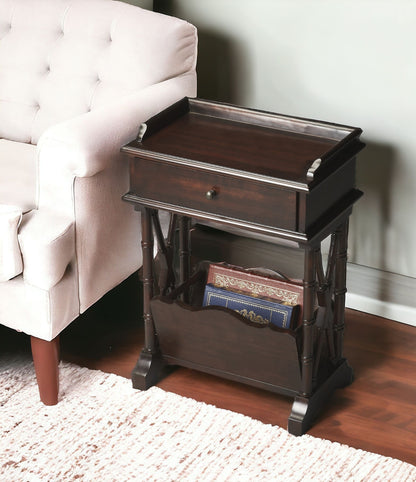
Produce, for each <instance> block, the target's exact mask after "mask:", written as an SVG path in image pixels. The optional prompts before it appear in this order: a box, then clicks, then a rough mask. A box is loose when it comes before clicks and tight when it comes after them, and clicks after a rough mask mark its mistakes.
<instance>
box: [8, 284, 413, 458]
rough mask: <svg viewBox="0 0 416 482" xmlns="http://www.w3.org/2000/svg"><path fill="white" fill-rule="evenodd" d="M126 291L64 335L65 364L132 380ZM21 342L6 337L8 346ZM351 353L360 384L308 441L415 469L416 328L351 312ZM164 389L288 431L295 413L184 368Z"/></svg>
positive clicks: (133, 335) (135, 332) (277, 399)
mask: <svg viewBox="0 0 416 482" xmlns="http://www.w3.org/2000/svg"><path fill="white" fill-rule="evenodd" d="M130 283H131V281H130ZM129 289H131V287H130V288H129ZM133 289H136V286H134V288H133ZM126 291H128V290H124V291H123V289H119V290H116V291H115V292H114V293H111V294H110V295H108V296H106V297H104V299H103V300H101V302H99V303H98V304H97V305H96V306H95V307H93V308H92V309H90V310H89V311H88V312H87V313H86V314H85V315H83V316H82V317H81V318H80V319H79V320H77V321H76V322H74V323H73V324H72V325H71V326H70V327H69V328H68V329H67V330H65V332H64V333H63V334H62V336H61V350H62V358H63V359H65V360H67V361H71V362H74V363H78V364H80V365H82V366H87V367H89V368H92V369H100V370H103V371H106V372H109V373H116V374H118V375H120V376H123V377H129V375H130V372H131V370H132V368H133V367H134V365H135V363H136V360H137V357H138V355H139V352H140V350H141V347H142V345H143V338H144V337H143V328H142V324H141V322H137V321H136V320H137V319H139V318H140V316H139V314H138V310H137V309H136V308H137V307H132V306H131V303H129V301H128V300H129V299H131V298H130V297H129V295H128V294H126ZM123 293H124V294H123ZM116 307H118V309H116ZM16 336H17V335H14V334H11V333H9V332H7V333H5V334H3V332H2V342H1V345H3V346H5V345H4V344H7V345H8V346H9V347H10V344H11V342H10V339H11V338H13V340H16ZM8 337H9V340H8V339H7V338H8ZM25 339H26V337H21V336H19V340H21V341H20V342H17V343H26V341H24V340H25ZM14 342H15V343H16V341H14ZM27 349H29V348H27ZM344 353H345V356H346V357H347V359H348V361H349V363H350V364H351V366H352V367H353V369H354V373H355V380H354V382H353V383H352V384H351V385H350V386H349V387H347V388H344V389H341V390H337V392H336V393H335V394H334V396H333V397H332V399H331V401H330V403H328V406H327V407H326V409H325V410H324V411H323V414H322V415H321V417H320V418H319V419H318V420H317V421H316V423H315V425H314V426H313V427H312V428H311V429H310V430H309V432H308V433H309V435H313V436H315V437H321V438H325V439H328V440H332V441H336V442H340V443H343V444H347V445H349V446H352V447H355V448H359V449H363V450H366V451H370V452H376V453H379V454H383V455H385V456H390V457H394V458H398V459H400V460H403V461H406V462H409V463H412V464H414V465H416V376H415V375H416V328H415V327H411V326H408V325H404V324H401V323H397V322H393V321H390V320H386V319H383V318H378V317H376V316H371V315H368V314H365V313H361V312H357V311H352V310H347V313H346V333H345V350H344ZM158 386H160V387H161V388H163V389H164V390H167V391H172V392H175V393H178V394H180V395H183V396H187V397H191V398H194V399H196V400H200V401H203V402H206V403H210V404H214V405H216V406H218V407H221V408H225V409H229V410H232V411H235V412H240V413H243V414H245V415H248V416H250V417H252V418H255V419H258V420H261V421H263V422H264V423H270V424H277V425H279V426H281V427H286V424H287V418H288V416H289V414H290V409H291V400H290V399H289V398H285V397H282V396H279V395H275V394H272V393H269V392H266V391H263V390H259V389H255V388H251V387H247V386H245V385H242V384H238V383H234V382H230V381H227V380H222V379H220V378H216V377H213V376H210V375H206V374H202V373H198V372H195V371H192V370H188V369H184V368H178V369H176V370H175V371H174V372H173V373H172V374H171V375H169V376H168V377H166V378H165V379H164V380H162V381H161V382H160V383H159V385H158Z"/></svg>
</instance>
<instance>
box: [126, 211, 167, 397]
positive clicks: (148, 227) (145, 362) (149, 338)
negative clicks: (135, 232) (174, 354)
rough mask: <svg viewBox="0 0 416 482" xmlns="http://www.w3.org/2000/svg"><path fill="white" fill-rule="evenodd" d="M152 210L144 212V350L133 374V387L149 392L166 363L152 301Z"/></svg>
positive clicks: (158, 378)
mask: <svg viewBox="0 0 416 482" xmlns="http://www.w3.org/2000/svg"><path fill="white" fill-rule="evenodd" d="M152 216H153V212H152V209H149V208H143V210H142V243H141V244H142V252H143V319H144V330H145V341H144V348H143V350H142V352H141V354H140V357H139V360H138V361H137V364H136V366H135V368H134V369H133V372H132V381H133V387H134V388H138V389H140V390H147V389H148V388H149V387H151V386H152V385H155V384H156V383H157V382H158V381H159V380H160V378H161V377H162V376H163V375H162V369H163V367H164V363H163V361H162V359H161V355H160V352H159V349H158V346H157V340H156V334H155V326H154V322H153V317H152V312H151V307H150V300H151V299H152V297H153V281H154V280H153V247H154V241H153V231H152Z"/></svg>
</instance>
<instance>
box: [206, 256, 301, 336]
mask: <svg viewBox="0 0 416 482" xmlns="http://www.w3.org/2000/svg"><path fill="white" fill-rule="evenodd" d="M302 305H303V286H302V284H301V283H299V282H294V281H290V280H288V279H287V278H283V277H280V276H279V275H276V274H270V273H269V272H267V271H266V270H264V271H261V270H258V269H244V268H239V267H237V266H232V265H229V264H226V263H211V264H210V265H209V268H208V276H207V284H206V286H205V292H204V300H203V306H224V307H226V308H229V309H232V310H234V311H237V312H238V313H240V314H241V315H242V316H244V317H245V318H248V319H249V320H250V321H252V322H254V323H259V324H263V325H264V324H269V323H272V324H274V325H276V326H278V327H280V328H290V329H294V328H296V326H297V324H298V322H299V319H301V313H302Z"/></svg>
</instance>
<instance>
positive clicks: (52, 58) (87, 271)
mask: <svg viewBox="0 0 416 482" xmlns="http://www.w3.org/2000/svg"><path fill="white" fill-rule="evenodd" d="M10 19H12V22H11V21H10ZM1 22H3V23H1ZM114 39H116V40H114ZM138 46H140V48H139V47H138ZM196 53H197V35H196V29H195V27H193V26H192V25H190V24H189V23H187V22H185V21H183V20H180V19H176V18H172V17H169V16H166V15H161V14H158V13H155V12H151V11H148V10H144V9H141V8H139V7H135V6H132V5H129V4H127V3H123V2H119V1H112V0H88V2H86V1H85V0H59V1H57V0H39V1H32V0H0V66H1V74H2V75H0V204H6V205H9V204H13V205H16V206H17V207H18V208H19V209H21V210H22V212H23V213H24V214H23V218H22V223H21V225H19V226H18V227H19V232H18V240H19V245H17V244H16V243H14V244H13V246H14V248H16V247H17V249H20V252H21V254H22V255H23V273H22V274H20V275H18V276H15V277H13V278H12V279H10V280H9V281H3V282H0V299H1V304H0V323H1V324H4V325H6V326H9V327H10V328H13V329H16V330H19V331H23V332H25V333H27V334H28V335H30V336H32V340H33V339H36V340H39V339H41V340H45V341H46V344H42V345H41V346H42V350H48V349H51V348H48V346H52V347H53V348H52V349H53V350H55V348H56V340H57V337H58V335H59V333H60V332H61V331H62V330H63V329H65V327H66V326H68V325H69V323H71V322H72V321H73V320H74V319H76V318H77V317H78V316H79V314H80V313H83V312H84V311H85V310H86V309H88V308H89V307H90V306H91V305H92V304H93V303H95V302H96V301H97V300H98V299H100V297H102V296H103V295H104V294H105V293H106V292H108V291H109V290H111V289H112V288H114V287H115V286H116V285H117V284H119V283H120V282H122V281H123V280H124V279H126V278H127V277H128V276H130V275H131V274H132V273H134V272H135V271H137V270H138V269H139V267H140V265H141V254H140V250H139V249H138V246H139V244H140V216H137V213H135V212H134V210H133V209H132V208H131V206H129V205H127V204H126V203H124V202H123V201H122V200H121V197H122V195H123V194H125V192H126V191H127V190H128V166H127V163H125V162H122V160H121V157H120V156H121V154H120V149H121V147H122V146H123V145H124V144H127V143H128V142H130V141H132V140H133V139H135V137H136V136H137V133H138V131H139V128H140V124H141V123H142V122H145V121H146V120H147V119H148V118H150V117H152V116H153V115H155V114H157V113H158V112H160V111H161V110H163V109H165V108H166V107H168V106H169V105H171V104H173V103H174V102H176V101H178V100H179V99H181V98H182V97H185V96H195V94H196ZM167 79H168V80H167ZM4 219H5V216H3V221H4ZM4 222H6V221H4ZM4 231H6V230H5V229H4ZM13 236H14V237H13V239H14V240H15V233H13ZM9 244H10V243H9ZM4 246H5V244H4ZM68 266H70V269H68ZM48 343H51V345H48ZM36 353H38V350H36ZM34 361H35V367H37V366H38V362H37V360H36V357H35V360H34ZM54 370H55V372H56V370H57V367H55V366H52V367H51V371H52V379H53V378H54V376H53V374H54V373H55V372H54ZM50 378H51V377H50ZM38 383H39V388H40V392H41V398H42V400H45V403H51V400H52V401H54V403H55V402H56V400H57V398H56V399H55V398H53V397H52V399H51V398H50V397H46V398H44V397H43V395H42V393H44V388H45V387H43V386H41V385H42V383H41V382H40V381H39V378H38ZM55 395H56V394H55Z"/></svg>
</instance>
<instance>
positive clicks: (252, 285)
mask: <svg viewBox="0 0 416 482" xmlns="http://www.w3.org/2000/svg"><path fill="white" fill-rule="evenodd" d="M213 284H214V285H215V286H218V287H220V288H224V289H227V290H233V291H244V292H249V293H250V295H251V296H267V297H270V298H275V299H279V300H282V301H285V302H286V303H289V304H291V305H297V304H299V293H296V292H294V291H290V290H286V289H284V288H280V287H273V286H270V285H266V284H263V283H256V282H253V281H249V280H245V279H241V278H236V277H234V276H229V275H225V274H220V273H215V274H214V279H213Z"/></svg>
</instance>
